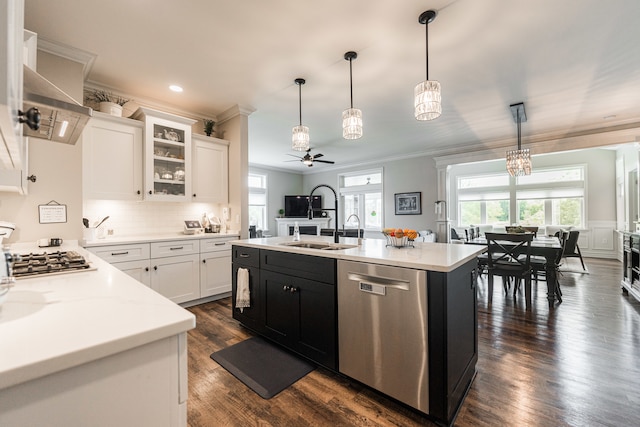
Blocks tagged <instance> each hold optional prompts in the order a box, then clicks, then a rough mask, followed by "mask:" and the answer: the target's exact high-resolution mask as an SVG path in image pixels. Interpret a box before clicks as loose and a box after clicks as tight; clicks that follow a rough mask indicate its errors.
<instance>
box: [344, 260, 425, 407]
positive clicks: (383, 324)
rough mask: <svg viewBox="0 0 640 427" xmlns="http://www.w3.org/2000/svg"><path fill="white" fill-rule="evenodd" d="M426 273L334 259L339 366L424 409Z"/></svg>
mask: <svg viewBox="0 0 640 427" xmlns="http://www.w3.org/2000/svg"><path fill="white" fill-rule="evenodd" d="M427 314H428V313H427V273H426V271H423V270H413V269H410V268H399V267H390V266H383V265H376V264H367V263H362V262H352V261H343V260H338V335H339V343H338V345H339V347H338V349H339V370H340V372H342V373H343V374H345V375H348V376H349V377H352V378H354V379H356V380H358V381H360V382H362V383H364V384H367V385H368V386H370V387H373V388H374V389H376V390H378V391H381V392H383V393H385V394H387V395H389V396H391V397H393V398H395V399H398V400H400V401H401V402H404V403H406V404H407V405H410V406H412V407H414V408H416V409H418V410H420V411H422V412H425V413H429V360H428V356H429V354H428V350H429V347H428V332H427V331H428V323H427V322H428V319H427Z"/></svg>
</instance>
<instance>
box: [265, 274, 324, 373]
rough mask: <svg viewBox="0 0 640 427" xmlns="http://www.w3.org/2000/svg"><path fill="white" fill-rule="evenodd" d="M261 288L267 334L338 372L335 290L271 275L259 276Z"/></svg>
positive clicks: (317, 283) (296, 279)
mask: <svg viewBox="0 0 640 427" xmlns="http://www.w3.org/2000/svg"><path fill="white" fill-rule="evenodd" d="M260 286H261V287H262V289H263V296H264V321H265V331H264V332H265V334H266V335H267V336H268V337H269V338H271V339H273V340H274V341H277V342H279V343H281V344H284V345H286V346H288V347H289V348H291V349H292V350H295V351H296V352H298V353H300V354H302V355H304V356H307V357H308V358H310V359H313V360H315V361H317V362H319V363H321V364H322V365H324V366H327V367H329V368H332V369H336V361H335V354H336V339H335V337H336V335H335V330H336V320H335V319H336V311H335V298H336V297H335V290H336V287H335V286H334V285H332V284H327V283H322V282H317V281H313V280H307V279H304V278H301V277H295V276H289V275H286V274H281V273H274V272H272V271H261V272H260Z"/></svg>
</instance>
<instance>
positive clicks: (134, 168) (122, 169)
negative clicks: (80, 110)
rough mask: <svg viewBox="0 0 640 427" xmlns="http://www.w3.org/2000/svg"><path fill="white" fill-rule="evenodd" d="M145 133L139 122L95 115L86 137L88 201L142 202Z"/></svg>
mask: <svg viewBox="0 0 640 427" xmlns="http://www.w3.org/2000/svg"><path fill="white" fill-rule="evenodd" d="M142 129H143V123H141V122H139V121H137V120H131V119H125V118H121V117H115V116H112V115H109V114H102V113H98V112H95V113H94V117H93V118H92V119H91V121H90V122H89V124H88V125H87V127H86V128H85V130H84V133H83V143H82V144H83V145H82V186H83V188H82V191H83V195H84V197H85V198H88V199H105V200H141V199H142V190H143V186H142Z"/></svg>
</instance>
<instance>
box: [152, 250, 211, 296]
mask: <svg viewBox="0 0 640 427" xmlns="http://www.w3.org/2000/svg"><path fill="white" fill-rule="evenodd" d="M199 252H200V246H199V243H198V240H195V239H191V240H175V241H168V242H154V243H151V289H153V290H154V291H156V292H159V293H160V294H162V295H164V296H165V297H167V298H169V299H170V300H171V301H173V302H176V303H181V302H187V301H191V300H195V299H198V298H199V297H200V270H199V260H200V256H199Z"/></svg>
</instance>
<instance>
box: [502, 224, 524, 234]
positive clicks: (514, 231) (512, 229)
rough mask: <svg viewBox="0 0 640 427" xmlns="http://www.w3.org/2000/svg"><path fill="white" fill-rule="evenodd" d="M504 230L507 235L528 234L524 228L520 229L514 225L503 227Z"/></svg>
mask: <svg viewBox="0 0 640 427" xmlns="http://www.w3.org/2000/svg"><path fill="white" fill-rule="evenodd" d="M505 229H506V230H507V233H509V234H524V233H530V231H529V230H527V229H526V228H524V227H521V226H519V225H514V226H507V227H505Z"/></svg>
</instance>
